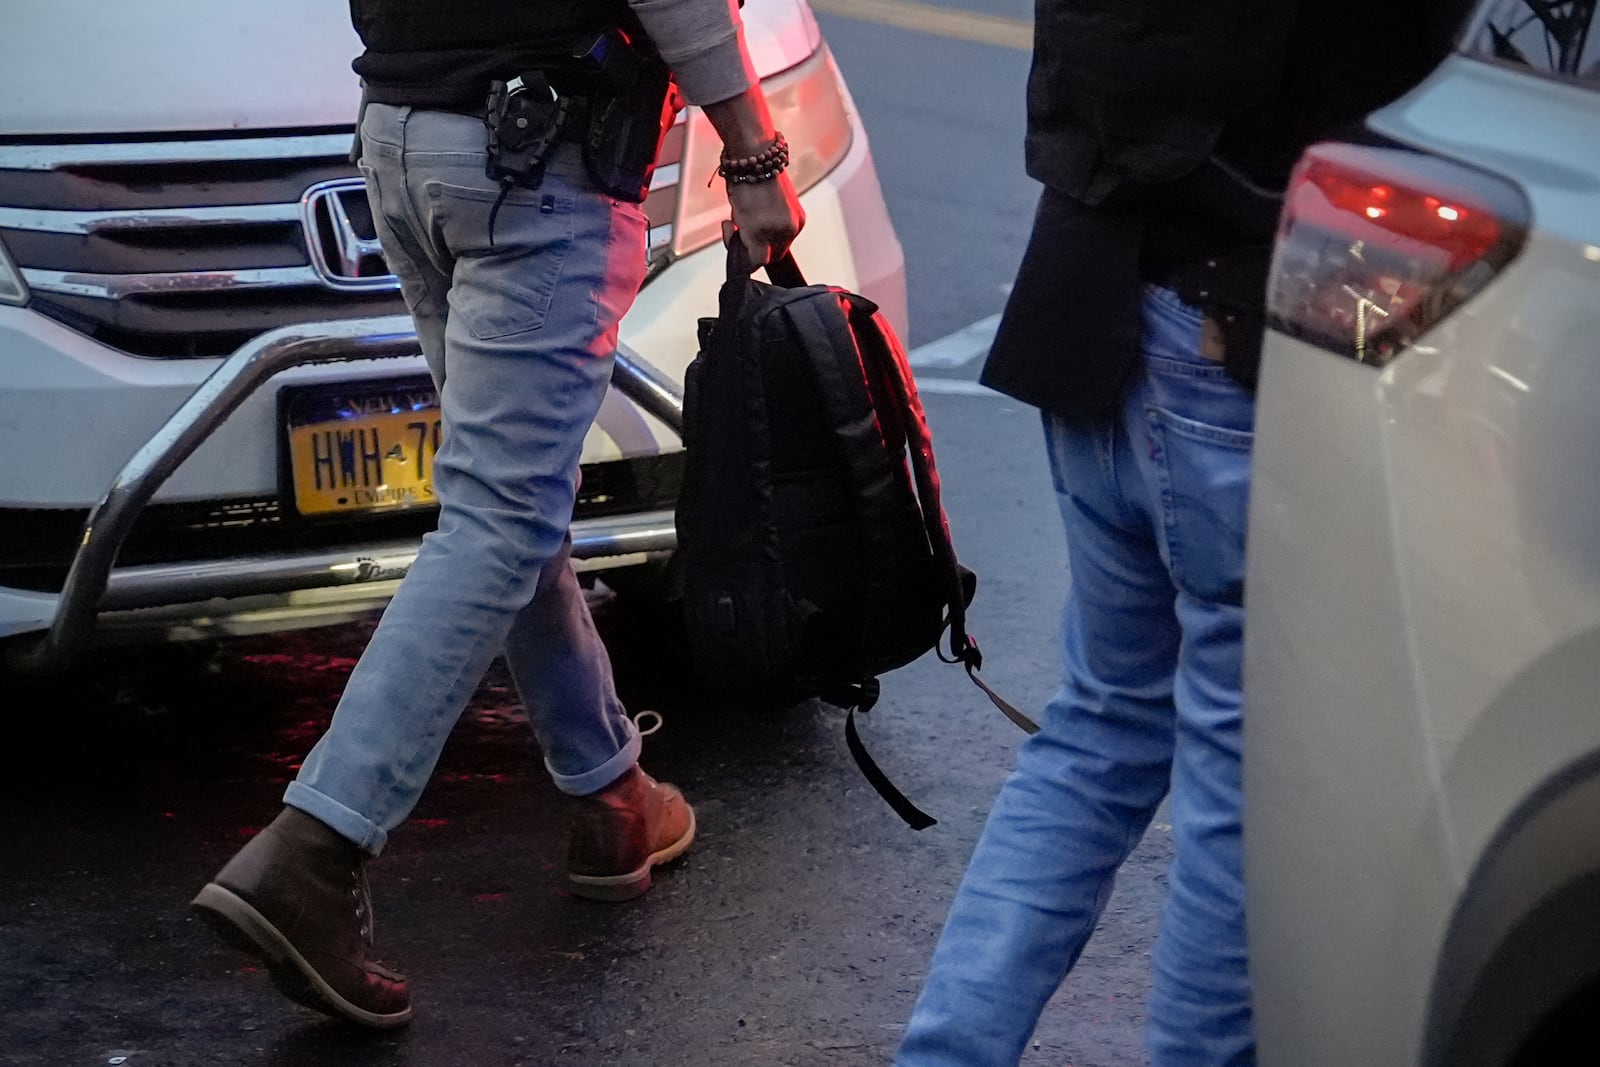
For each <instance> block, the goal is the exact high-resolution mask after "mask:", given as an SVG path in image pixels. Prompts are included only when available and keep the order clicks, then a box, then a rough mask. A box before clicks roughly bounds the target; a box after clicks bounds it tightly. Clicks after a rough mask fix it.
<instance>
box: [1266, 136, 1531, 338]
mask: <svg viewBox="0 0 1600 1067" xmlns="http://www.w3.org/2000/svg"><path fill="white" fill-rule="evenodd" d="M1527 224H1528V203H1527V200H1526V198H1525V197H1524V196H1523V194H1522V191H1521V190H1520V189H1518V188H1517V187H1516V186H1515V185H1513V184H1511V183H1510V182H1508V181H1505V180H1504V179H1501V178H1497V177H1494V176H1492V175H1489V174H1485V173H1483V172H1481V171H1477V170H1472V169H1470V168H1468V167H1465V166H1462V165H1460V164H1457V163H1452V162H1449V161H1448V160H1443V159H1438V158H1436V157H1433V156H1426V155H1421V154H1419V153H1416V152H1411V151H1406V150H1403V149H1395V148H1370V147H1364V146H1357V145H1346V144H1322V145H1316V146H1314V147H1313V148H1311V149H1310V150H1309V151H1307V153H1306V154H1305V156H1304V157H1303V158H1302V159H1301V161H1300V165H1299V166H1298V167H1297V168H1295V172H1294V176H1293V178H1291V179H1290V182H1289V190H1288V194H1287V197H1286V199H1285V202H1284V211H1283V219H1282V222H1281V224H1280V225H1279V229H1278V243H1277V249H1276V252H1275V253H1274V257H1273V262H1272V282H1271V286H1270V288H1269V290H1268V294H1267V310H1268V314H1269V315H1270V317H1271V320H1272V324H1273V326H1274V327H1276V328H1277V329H1279V330H1282V331H1283V332H1285V333H1288V334H1291V335H1293V336H1296V337H1300V338H1303V339H1304V340H1307V341H1310V342H1312V343H1314V344H1317V345H1320V346H1321V347H1323V348H1327V349H1329V350H1330V351H1333V352H1337V353H1339V354H1340V355H1345V356H1349V357H1351V358H1353V359H1356V360H1359V361H1360V362H1363V363H1370V364H1373V365H1374V366H1382V365H1383V364H1385V363H1388V362H1389V361H1390V360H1392V359H1394V358H1395V356H1397V355H1399V354H1400V353H1401V352H1402V351H1404V350H1405V348H1406V347H1407V346H1409V345H1410V344H1411V343H1412V342H1413V341H1414V340H1415V339H1416V338H1417V337H1419V336H1421V335H1422V334H1423V333H1425V332H1427V331H1428V330H1430V329H1432V328H1433V327H1434V326H1436V325H1438V323H1439V322H1440V321H1442V320H1443V319H1444V318H1445V317H1446V316H1447V315H1449V314H1450V313H1451V312H1452V311H1454V310H1455V309H1456V308H1458V307H1460V306H1461V305H1462V304H1464V303H1465V302H1466V301H1467V300H1468V299H1470V298H1471V297H1472V296H1473V295H1474V294H1476V293H1478V292H1479V291H1480V290H1482V289H1483V287H1484V286H1485V285H1487V284H1488V283H1489V281H1490V279H1492V278H1493V277H1494V276H1495V275H1496V274H1497V273H1499V272H1500V271H1501V270H1502V269H1504V267H1505V266H1506V264H1508V263H1510V262H1511V260H1512V259H1513V258H1514V257H1515V256H1516V254H1517V252H1518V251H1520V250H1521V248H1522V244H1523V241H1524V238H1525V236H1526V233H1527Z"/></svg>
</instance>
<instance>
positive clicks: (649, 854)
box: [567, 765, 694, 900]
mask: <svg viewBox="0 0 1600 1067" xmlns="http://www.w3.org/2000/svg"><path fill="white" fill-rule="evenodd" d="M574 805H575V808H576V811H575V813H574V815H573V818H572V836H571V837H570V839H569V840H568V843H567V888H568V889H569V890H570V891H571V892H572V894H573V896H579V897H585V898H587V899H589V900H632V899H633V898H634V897H637V896H640V895H641V894H643V893H644V891H645V890H647V889H649V888H650V869H651V868H652V867H656V866H659V865H660V864H663V863H667V862H669V861H671V860H675V859H677V858H678V857H679V856H681V855H683V854H684V853H685V852H686V851H688V849H689V844H690V842H692V841H693V840H694V809H693V808H691V807H690V806H689V802H688V801H687V800H684V799H683V794H682V793H680V792H679V791H678V787H677V786H673V785H664V784H662V783H660V782H658V781H656V780H655V779H654V778H652V777H650V776H649V775H648V774H646V773H644V771H642V770H640V769H639V767H638V766H637V765H635V766H634V767H633V769H632V770H630V771H628V773H627V774H624V775H623V776H622V777H621V778H618V779H617V780H616V781H615V782H612V783H611V784H610V785H608V786H607V787H606V788H604V789H602V790H601V791H600V792H598V793H594V794H591V795H590V796H586V797H577V798H575V801H574Z"/></svg>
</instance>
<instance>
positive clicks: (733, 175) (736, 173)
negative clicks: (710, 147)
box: [707, 133, 789, 185]
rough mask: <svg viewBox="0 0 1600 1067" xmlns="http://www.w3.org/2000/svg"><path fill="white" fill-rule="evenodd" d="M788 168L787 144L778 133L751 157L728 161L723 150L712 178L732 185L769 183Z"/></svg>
mask: <svg viewBox="0 0 1600 1067" xmlns="http://www.w3.org/2000/svg"><path fill="white" fill-rule="evenodd" d="M788 166H789V142H788V141H787V140H785V139H784V136H783V134H781V133H778V134H775V135H774V136H773V138H772V143H771V144H769V145H767V147H765V148H763V149H762V150H761V151H759V152H757V153H756V154H755V155H753V156H741V157H739V158H737V159H729V158H728V156H727V153H726V150H724V153H723V156H722V161H721V162H720V163H718V164H717V172H716V174H714V175H712V178H713V180H714V179H716V178H721V179H722V180H724V181H727V182H733V183H739V182H770V181H771V180H772V179H774V178H776V177H777V176H778V175H780V174H782V173H783V172H784V170H785V169H786V168H787V167H788ZM707 184H708V185H709V184H710V183H709V182H708V183H707Z"/></svg>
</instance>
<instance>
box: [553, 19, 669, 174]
mask: <svg viewBox="0 0 1600 1067" xmlns="http://www.w3.org/2000/svg"><path fill="white" fill-rule="evenodd" d="M578 58H579V59H580V60H581V61H583V64H584V66H585V67H587V68H588V69H589V71H590V72H591V74H592V78H593V81H592V83H591V84H592V86H593V88H592V89H591V107H590V111H589V128H588V131H587V136H585V137H584V140H583V159H584V164H585V166H586V167H587V168H588V170H589V174H590V176H591V177H592V178H593V179H594V180H595V183H596V184H597V185H599V186H600V188H601V189H602V190H604V191H605V192H606V194H607V195H608V196H613V197H616V198H617V199H618V200H627V201H631V202H632V203H636V204H637V203H641V202H643V200H644V198H645V196H646V195H648V194H649V192H650V178H651V176H652V175H653V174H654V173H655V168H656V157H657V155H658V154H659V153H660V151H661V144H662V142H663V141H664V140H665V139H666V136H667V131H668V130H670V129H671V128H672V123H673V120H674V119H675V118H676V117H677V113H678V110H679V109H680V108H681V107H682V102H681V99H680V97H679V95H678V93H677V91H676V88H675V86H674V85H673V82H672V71H671V69H670V68H669V67H668V66H667V65H666V63H665V62H663V61H662V59H661V57H660V56H658V55H656V54H655V52H654V51H653V50H647V49H646V48H643V47H641V46H639V45H638V44H635V43H634V42H632V41H630V40H629V39H628V38H627V37H626V36H625V35H623V34H622V33H620V32H616V31H611V32H608V33H605V34H602V35H601V36H600V37H598V38H596V39H595V41H594V42H593V43H592V44H591V45H590V46H589V47H588V49H587V50H586V51H584V52H583V53H582V54H581V55H580V56H579V57H578Z"/></svg>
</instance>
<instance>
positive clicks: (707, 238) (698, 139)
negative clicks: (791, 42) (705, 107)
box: [672, 46, 854, 256]
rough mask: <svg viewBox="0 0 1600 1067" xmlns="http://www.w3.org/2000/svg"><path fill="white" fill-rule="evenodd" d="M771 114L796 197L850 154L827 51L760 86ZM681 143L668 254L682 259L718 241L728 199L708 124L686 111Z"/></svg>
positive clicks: (845, 121)
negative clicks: (782, 138)
mask: <svg viewBox="0 0 1600 1067" xmlns="http://www.w3.org/2000/svg"><path fill="white" fill-rule="evenodd" d="M761 88H762V90H763V91H764V92H765V93H766V96H767V107H768V108H769V109H770V110H771V111H772V124H773V126H774V127H776V128H777V129H779V130H782V131H783V134H784V136H785V137H786V138H788V140H789V150H790V159H789V179H790V180H791V181H793V182H794V187H795V189H796V190H797V191H799V192H804V191H805V190H807V189H809V188H811V187H812V186H813V185H816V184H817V183H818V182H819V181H821V180H822V179H823V178H824V177H826V176H827V174H828V172H829V171H831V170H833V168H834V167H837V166H838V165H839V162H840V161H841V160H843V159H844V157H845V154H846V153H847V152H849V151H850V142H851V140H852V138H853V136H854V135H853V133H852V131H851V126H850V115H849V112H847V111H846V110H845V106H844V97H843V95H842V94H841V93H840V92H839V72H838V70H836V69H835V67H834V65H833V56H832V55H831V54H830V53H829V52H828V49H827V46H823V47H822V48H819V49H818V50H817V51H816V52H815V53H813V54H812V56H811V58H809V59H807V60H806V61H805V62H803V63H801V64H800V65H799V66H796V67H791V68H790V69H789V70H786V71H784V72H783V73H782V74H775V75H773V76H772V77H770V78H766V79H764V80H763V81H762V83H761ZM686 126H687V129H686V132H685V136H684V142H683V157H682V159H683V163H682V169H681V171H680V178H679V181H680V183H681V185H680V191H679V197H678V214H677V219H676V226H675V228H674V232H673V240H672V252H673V254H674V255H678V256H682V255H687V254H688V253H690V252H693V251H696V250H697V249H701V248H704V247H706V246H707V245H710V244H714V243H716V242H717V241H720V240H721V239H722V221H723V220H724V219H726V218H727V217H728V194H727V192H726V191H725V190H724V189H723V183H722V179H720V178H716V179H713V180H711V184H710V185H707V184H706V182H707V180H708V179H711V178H712V175H714V174H715V173H716V170H717V164H718V162H720V160H721V156H722V142H721V141H720V140H719V139H718V138H717V131H716V130H715V129H714V128H713V127H712V125H711V120H710V119H708V118H706V115H705V112H704V111H701V110H700V109H699V108H690V109H689V112H688V120H687V123H686Z"/></svg>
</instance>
